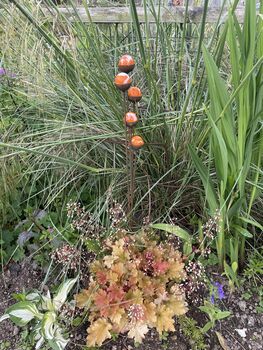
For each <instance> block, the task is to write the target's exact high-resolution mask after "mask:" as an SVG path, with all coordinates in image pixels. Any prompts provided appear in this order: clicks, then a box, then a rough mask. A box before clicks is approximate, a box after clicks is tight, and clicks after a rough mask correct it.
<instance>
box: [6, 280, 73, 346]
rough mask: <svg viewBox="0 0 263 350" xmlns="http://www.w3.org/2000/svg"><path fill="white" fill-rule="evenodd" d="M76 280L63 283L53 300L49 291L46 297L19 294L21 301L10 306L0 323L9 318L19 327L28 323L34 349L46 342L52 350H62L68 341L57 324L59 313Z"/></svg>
mask: <svg viewBox="0 0 263 350" xmlns="http://www.w3.org/2000/svg"><path fill="white" fill-rule="evenodd" d="M77 279H78V277H76V278H75V279H69V280H66V281H65V282H63V283H62V284H61V285H60V286H59V288H58V290H57V292H56V294H55V295H54V296H53V298H51V295H50V292H49V291H48V292H47V294H46V295H44V294H41V292H38V291H37V292H32V293H29V294H25V295H22V294H20V295H19V296H18V298H19V299H23V300H22V301H19V302H18V303H16V304H14V305H12V306H10V307H9V308H8V309H7V310H6V313H5V314H4V315H3V316H2V317H1V318H0V322H2V321H3V320H5V319H8V318H9V319H10V320H11V321H13V322H14V323H15V324H16V325H18V326H19V327H24V326H26V325H27V324H28V323H30V324H31V325H32V327H33V331H32V332H31V333H32V334H33V337H34V342H35V344H36V345H35V349H39V348H40V347H42V345H43V344H44V342H47V344H48V345H49V346H50V347H51V348H52V349H53V350H63V349H64V348H65V347H66V345H67V343H68V340H67V339H66V338H65V337H64V335H63V333H65V331H64V330H63V329H62V328H61V325H60V323H59V312H60V311H61V307H62V306H63V305H64V304H65V302H66V300H67V297H68V294H69V292H70V290H71V289H72V288H73V286H74V284H75V283H76V281H77Z"/></svg>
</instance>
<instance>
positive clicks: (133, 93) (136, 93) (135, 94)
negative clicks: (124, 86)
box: [128, 86, 142, 102]
mask: <svg viewBox="0 0 263 350" xmlns="http://www.w3.org/2000/svg"><path fill="white" fill-rule="evenodd" d="M128 99H129V100H130V101H132V102H139V101H140V100H141V99H142V92H141V90H140V89H139V88H138V87H137V86H132V87H130V88H129V90H128Z"/></svg>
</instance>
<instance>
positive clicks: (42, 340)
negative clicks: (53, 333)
mask: <svg viewBox="0 0 263 350" xmlns="http://www.w3.org/2000/svg"><path fill="white" fill-rule="evenodd" d="M44 342H45V339H44V338H43V337H41V338H40V339H38V341H37V343H36V346H35V350H38V349H40V348H41V346H42V345H43V344H44Z"/></svg>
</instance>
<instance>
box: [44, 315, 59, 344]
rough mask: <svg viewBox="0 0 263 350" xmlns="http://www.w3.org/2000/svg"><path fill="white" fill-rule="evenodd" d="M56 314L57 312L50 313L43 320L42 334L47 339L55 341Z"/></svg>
mask: <svg viewBox="0 0 263 350" xmlns="http://www.w3.org/2000/svg"><path fill="white" fill-rule="evenodd" d="M56 318H57V316H56V314H55V312H52V311H48V312H46V313H45V315H44V317H43V320H42V326H41V329H42V333H43V335H44V337H45V338H46V339H54V337H55V331H56V327H55V322H56Z"/></svg>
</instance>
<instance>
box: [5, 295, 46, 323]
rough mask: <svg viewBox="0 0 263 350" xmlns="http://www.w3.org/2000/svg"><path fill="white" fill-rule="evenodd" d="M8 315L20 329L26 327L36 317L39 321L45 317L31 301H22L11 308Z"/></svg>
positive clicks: (7, 311) (7, 312)
mask: <svg viewBox="0 0 263 350" xmlns="http://www.w3.org/2000/svg"><path fill="white" fill-rule="evenodd" d="M6 315H8V316H9V318H10V319H11V320H12V321H13V322H14V323H15V324H16V325H18V326H20V327H22V326H25V325H26V324H27V323H28V322H30V321H31V320H33V318H35V317H36V318H38V319H42V317H43V315H42V314H41V313H40V312H39V311H38V309H37V307H36V305H35V304H33V303H31V302H30V301H21V302H19V303H16V304H14V305H12V306H10V307H9V308H8V309H7V310H6ZM5 318H7V317H5ZM5 318H4V319H5ZM1 320H2V318H1Z"/></svg>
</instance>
